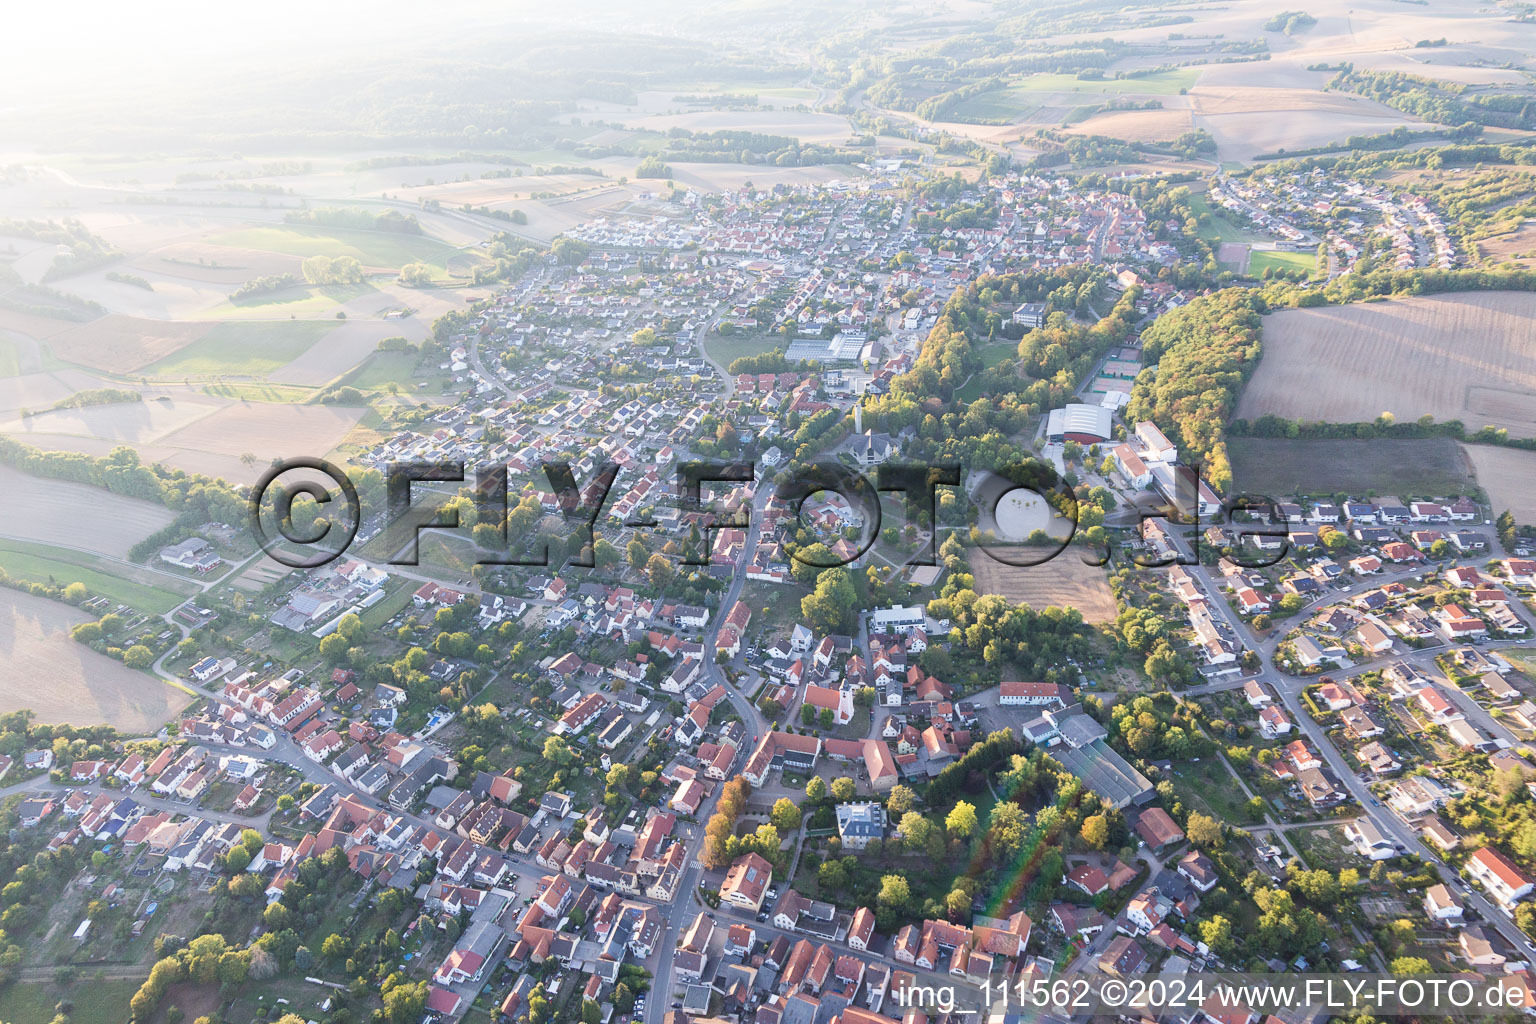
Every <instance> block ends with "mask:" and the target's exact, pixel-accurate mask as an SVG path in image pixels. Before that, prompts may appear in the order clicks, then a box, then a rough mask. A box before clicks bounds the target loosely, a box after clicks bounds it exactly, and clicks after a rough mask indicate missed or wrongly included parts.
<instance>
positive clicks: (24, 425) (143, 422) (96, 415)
mask: <svg viewBox="0 0 1536 1024" xmlns="http://www.w3.org/2000/svg"><path fill="white" fill-rule="evenodd" d="M223 404H224V403H223V402H207V401H204V402H198V401H195V400H191V401H189V400H187V399H185V398H182V399H170V398H165V399H154V398H151V399H149V400H147V401H143V402H117V403H114V404H111V405H88V406H85V407H84V408H80V409H53V410H50V411H48V412H40V413H34V414H33V415H31V416H28V417H26V418H25V419H19V418H18V419H13V420H10V421H9V422H4V423H0V434H9V435H10V436H11V437H14V438H16V439H17V440H18V441H26V442H28V443H33V444H36V443H44V442H43V441H42V440H40V441H33V439H32V437H31V435H34V434H35V435H43V438H44V439H45V440H46V441H57V440H58V438H59V437H63V436H69V435H76V436H80V437H96V438H101V439H102V440H106V441H114V442H117V443H118V444H131V445H137V444H145V443H148V442H150V441H153V440H155V439H156V438H159V437H163V436H165V435H166V434H169V433H170V432H172V431H174V430H180V429H181V428H182V427H185V426H189V425H190V424H192V423H195V422H197V421H198V420H199V419H201V418H202V417H204V416H207V415H209V414H210V413H212V412H215V411H217V410H218V409H219V408H220V406H222V405H223Z"/></svg>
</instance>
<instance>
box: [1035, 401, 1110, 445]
mask: <svg viewBox="0 0 1536 1024" xmlns="http://www.w3.org/2000/svg"><path fill="white" fill-rule="evenodd" d="M1113 421H1114V413H1112V412H1110V411H1109V410H1108V409H1106V408H1104V407H1103V406H1099V405H1069V406H1066V407H1065V408H1062V409H1052V410H1051V414H1050V417H1049V418H1048V419H1047V420H1046V424H1045V436H1046V440H1048V441H1078V442H1081V443H1082V444H1099V443H1101V442H1103V441H1108V440H1109V438H1110V435H1111V432H1112V427H1111V424H1112V422H1113Z"/></svg>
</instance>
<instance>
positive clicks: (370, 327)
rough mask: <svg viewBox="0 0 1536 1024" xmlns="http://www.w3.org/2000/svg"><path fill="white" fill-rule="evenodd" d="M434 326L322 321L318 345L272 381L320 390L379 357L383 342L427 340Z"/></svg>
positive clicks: (418, 320)
mask: <svg viewBox="0 0 1536 1024" xmlns="http://www.w3.org/2000/svg"><path fill="white" fill-rule="evenodd" d="M430 326H431V322H430V319H429V318H426V317H412V318H409V319H405V320H390V321H380V320H346V321H344V322H342V323H341V324H340V325H337V324H336V323H335V322H334V321H321V322H319V323H318V324H317V325H316V326H315V327H314V328H313V331H314V333H315V334H316V335H317V336H318V338H319V340H318V342H316V343H314V344H311V345H310V346H309V347H308V348H306V349H305V350H304V351H302V352H300V353H299V354H298V355H296V356H294V357H293V359H292V361H291V362H289V363H287V364H286V365H284V366H282V367H281V368H279V369H277V370H274V371H273V372H272V373H271V374H269V379H270V380H271V381H272V382H274V383H278V384H296V385H300V386H303V387H320V386H322V385H325V384H329V383H330V382H331V381H334V380H336V379H337V378H339V377H341V376H342V375H344V374H346V373H348V372H349V371H351V370H353V369H354V368H356V367H358V366H359V365H361V364H362V363H364V362H366V361H367V360H369V359H371V358H373V356H374V355H376V354H379V353H378V347H379V342H380V340H382V339H383V338H387V337H392V336H403V337H405V338H408V339H410V340H411V341H413V342H415V341H421V340H422V339H424V338H426V336H427V334H428V331H429V328H430Z"/></svg>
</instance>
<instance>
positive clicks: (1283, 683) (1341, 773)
mask: <svg viewBox="0 0 1536 1024" xmlns="http://www.w3.org/2000/svg"><path fill="white" fill-rule="evenodd" d="M1169 536H1170V537H1171V538H1172V540H1173V543H1174V544H1175V546H1176V547H1178V548H1179V549H1180V551H1181V552H1183V553H1185V554H1188V546H1187V544H1186V542H1185V541H1184V539H1183V538H1182V537H1181V536H1179V535H1178V531H1169ZM1493 557H1496V556H1492V555H1485V556H1482V557H1480V558H1475V559H1469V560H1466V561H1462V562H1459V563H1458V564H1461V565H1474V566H1477V567H1479V568H1481V567H1482V566H1485V565H1486V564H1487V563H1488V561H1489V560H1490V559H1491V558H1493ZM1186 568H1187V570H1188V571H1189V573H1190V575H1192V576H1194V577H1195V578H1196V579H1197V580H1199V582H1200V583H1201V585H1202V586H1203V587H1204V588H1205V591H1206V593H1207V595H1208V596H1209V598H1210V602H1209V603H1210V607H1211V609H1212V611H1213V612H1214V613H1215V614H1217V615H1218V616H1220V617H1221V618H1223V619H1226V620H1227V621H1228V622H1229V623H1230V624H1231V625H1232V627H1233V629H1235V630H1236V632H1237V635H1238V636H1239V637H1240V638H1241V639H1242V641H1243V643H1244V644H1245V645H1246V646H1247V647H1248V648H1249V649H1251V650H1254V651H1257V652H1258V653H1259V655H1260V658H1261V659H1262V662H1263V669H1262V670H1261V671H1260V672H1259V673H1258V674H1257V675H1255V676H1251V677H1249V678H1257V679H1258V680H1259V681H1260V682H1262V683H1264V684H1266V685H1268V686H1269V687H1270V688H1271V689H1273V690H1274V691H1275V692H1276V693H1277V694H1279V695H1280V700H1281V703H1283V704H1284V705H1285V708H1286V710H1287V711H1288V712H1290V716H1291V718H1292V720H1293V721H1295V723H1296V726H1297V729H1298V730H1299V731H1300V733H1301V734H1302V736H1304V737H1305V738H1306V739H1307V741H1308V743H1309V744H1310V745H1311V746H1312V748H1313V749H1314V750H1315V751H1317V753H1318V754H1319V755H1320V756H1321V757H1322V759H1323V761H1324V762H1325V763H1326V764H1327V765H1328V767H1329V768H1330V769H1332V771H1333V773H1334V775H1335V776H1336V777H1337V778H1338V779H1339V782H1340V784H1341V785H1343V786H1344V788H1345V789H1346V790H1347V791H1348V793H1349V795H1350V796H1351V797H1352V798H1353V799H1354V800H1355V802H1356V803H1358V804H1359V805H1360V808H1361V811H1362V813H1363V815H1364V816H1365V817H1366V818H1368V819H1370V821H1371V822H1372V824H1374V825H1375V826H1376V827H1377V828H1378V829H1380V830H1381V832H1382V834H1383V835H1386V836H1388V837H1390V838H1391V839H1392V840H1393V841H1394V842H1397V843H1399V844H1401V846H1402V847H1403V849H1405V850H1417V851H1419V852H1421V853H1423V852H1424V851H1423V849H1422V847H1421V846H1420V844H1419V837H1418V835H1417V834H1416V833H1415V832H1414V830H1413V829H1412V828H1411V827H1409V825H1408V824H1407V822H1405V821H1403V820H1402V819H1401V818H1399V817H1397V815H1396V814H1394V813H1392V811H1391V810H1390V809H1388V808H1387V807H1386V806H1385V805H1384V804H1382V803H1381V802H1380V801H1379V800H1378V799H1377V798H1376V796H1375V795H1374V794H1373V793H1371V791H1370V790H1369V789H1368V788H1367V786H1366V784H1365V783H1364V782H1362V781H1361V780H1360V778H1359V777H1358V776H1357V775H1356V774H1355V773H1354V771H1353V770H1351V768H1350V766H1349V763H1348V762H1347V761H1346V760H1345V758H1344V755H1343V754H1342V753H1340V752H1339V750H1338V748H1337V747H1335V746H1334V745H1333V741H1332V739H1331V738H1330V737H1329V735H1328V733H1327V732H1326V731H1325V730H1324V729H1323V727H1322V726H1321V725H1319V724H1318V723H1317V722H1316V721H1314V720H1313V718H1312V716H1311V715H1310V714H1309V713H1308V711H1307V709H1306V708H1305V707H1304V706H1303V705H1302V702H1301V691H1302V690H1303V689H1304V688H1305V687H1306V686H1307V685H1308V684H1310V683H1311V682H1313V681H1314V679H1313V678H1312V677H1300V678H1298V677H1295V676H1288V675H1284V674H1283V673H1281V672H1280V671H1279V670H1277V669H1276V668H1275V667H1274V654H1275V648H1276V647H1277V646H1278V644H1279V638H1280V637H1281V636H1282V635H1283V631H1281V630H1276V631H1275V633H1274V634H1273V635H1272V636H1270V637H1269V638H1268V639H1264V640H1261V639H1259V637H1258V636H1257V635H1256V634H1255V633H1254V631H1253V629H1252V628H1251V627H1250V626H1249V625H1248V623H1247V622H1245V621H1243V620H1242V619H1240V618H1238V617H1236V616H1233V615H1229V614H1228V611H1227V608H1226V602H1225V601H1224V600H1222V599H1221V591H1220V588H1219V587H1218V586H1217V584H1216V582H1215V580H1214V579H1213V578H1212V573H1211V571H1210V570H1209V569H1208V568H1207V567H1205V566H1203V565H1190V566H1186ZM1428 571H1430V568H1429V567H1425V566H1420V567H1419V568H1417V569H1416V570H1403V571H1400V572H1397V573H1392V574H1382V575H1381V576H1378V577H1372V578H1371V579H1370V581H1369V586H1370V587H1376V586H1380V585H1381V584H1383V583H1386V582H1389V581H1390V580H1392V579H1402V578H1404V577H1410V576H1414V575H1419V574H1422V573H1425V572H1428ZM1353 596H1354V594H1353V593H1350V594H1335V595H1329V596H1325V597H1322V598H1320V599H1317V600H1314V601H1312V602H1310V603H1309V604H1308V606H1307V609H1306V611H1304V612H1303V614H1306V615H1310V614H1311V613H1312V612H1313V611H1315V610H1316V609H1317V607H1320V606H1321V605H1323V604H1336V603H1341V602H1343V601H1347V600H1348V599H1349V598H1350V597H1353ZM1496 646H1497V645H1496ZM1400 658H1401V656H1400V655H1399V656H1394V657H1391V658H1383V659H1379V660H1378V661H1377V662H1370V663H1366V664H1365V665H1358V666H1355V667H1354V668H1352V669H1351V670H1350V674H1351V675H1354V674H1357V673H1359V672H1361V671H1364V670H1366V668H1367V667H1369V666H1371V665H1375V664H1385V663H1388V662H1391V661H1396V660H1400ZM1452 689H1454V687H1453V688H1452ZM1425 856H1426V859H1427V860H1428V861H1429V863H1430V864H1431V865H1433V867H1434V868H1435V870H1436V871H1437V872H1438V873H1439V875H1440V877H1441V879H1442V880H1443V881H1445V882H1446V883H1447V884H1448V885H1450V886H1451V888H1452V890H1453V891H1458V892H1460V893H1461V896H1462V899H1463V900H1464V901H1465V902H1466V903H1467V904H1468V905H1469V906H1471V907H1472V908H1473V909H1475V910H1476V911H1477V912H1478V913H1479V914H1480V915H1481V916H1482V917H1483V919H1484V921H1486V922H1487V924H1488V926H1489V927H1491V928H1494V929H1495V930H1497V931H1498V932H1499V934H1500V935H1502V936H1503V937H1504V940H1505V941H1506V942H1507V943H1509V945H1510V946H1511V948H1513V949H1516V950H1518V951H1520V953H1521V955H1522V956H1524V957H1525V958H1527V959H1536V945H1533V944H1532V943H1531V941H1530V940H1529V939H1528V938H1526V936H1525V934H1524V933H1523V932H1521V931H1520V929H1518V928H1516V927H1515V924H1514V922H1513V921H1511V920H1510V919H1509V918H1508V917H1506V916H1505V915H1504V913H1503V912H1502V911H1501V910H1499V909H1498V908H1496V907H1495V906H1494V905H1493V904H1492V903H1491V902H1489V901H1488V900H1487V899H1485V898H1484V897H1483V895H1482V894H1481V892H1479V891H1478V890H1476V889H1474V888H1471V887H1470V886H1468V885H1466V884H1465V883H1463V882H1462V880H1461V878H1460V876H1459V875H1457V873H1456V872H1455V871H1453V870H1452V869H1451V868H1449V867H1447V866H1446V865H1445V863H1444V862H1442V861H1441V860H1440V859H1439V858H1438V857H1436V856H1434V855H1432V854H1425Z"/></svg>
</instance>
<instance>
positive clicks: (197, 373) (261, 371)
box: [143, 320, 336, 377]
mask: <svg viewBox="0 0 1536 1024" xmlns="http://www.w3.org/2000/svg"><path fill="white" fill-rule="evenodd" d="M335 329H336V324H335V323H332V322H331V321H329V320H273V321H261V322H251V323H241V322H232V323H222V324H218V325H217V326H215V327H214V328H213V330H211V331H209V332H208V333H207V334H205V335H203V336H202V337H201V338H199V339H197V340H196V341H194V342H193V343H192V344H190V345H188V346H187V347H186V348H183V349H180V350H179V351H176V352H173V353H171V354H170V355H168V356H166V357H165V358H164V359H162V360H160V361H159V362H157V363H154V364H152V365H150V366H149V367H147V368H146V369H145V370H144V371H143V372H144V374H145V375H146V376H150V377H212V376H219V375H222V374H229V375H231V376H243V377H260V376H263V375H265V374H268V373H271V372H272V371H273V370H276V369H277V368H278V367H281V366H286V365H287V364H289V363H291V362H293V361H294V360H295V359H297V358H298V357H299V356H301V355H303V354H304V353H305V352H307V351H308V350H309V347H310V346H311V345H313V344H314V343H315V342H317V341H319V340H320V338H321V337H322V336H323V335H325V334H326V333H328V332H329V331H333V330H335Z"/></svg>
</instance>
